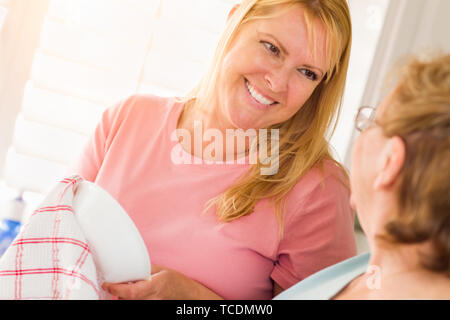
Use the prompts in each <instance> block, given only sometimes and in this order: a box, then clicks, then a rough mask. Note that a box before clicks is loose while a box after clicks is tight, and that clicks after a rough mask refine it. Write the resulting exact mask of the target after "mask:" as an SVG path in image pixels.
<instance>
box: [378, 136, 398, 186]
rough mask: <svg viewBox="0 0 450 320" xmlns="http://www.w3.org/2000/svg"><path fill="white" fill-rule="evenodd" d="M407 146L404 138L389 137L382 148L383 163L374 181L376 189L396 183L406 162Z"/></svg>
mask: <svg viewBox="0 0 450 320" xmlns="http://www.w3.org/2000/svg"><path fill="white" fill-rule="evenodd" d="M405 155H406V146H405V142H404V141H403V140H402V138H400V137H398V136H395V137H392V138H389V140H388V141H387V143H386V145H385V147H384V148H383V150H382V154H381V155H380V156H381V159H380V161H381V163H380V166H379V170H378V173H377V175H376V178H375V180H374V183H373V188H374V189H375V190H379V189H384V188H386V187H389V186H391V185H392V184H394V182H395V180H396V178H397V177H398V175H399V173H400V171H401V170H402V168H403V164H404V163H405Z"/></svg>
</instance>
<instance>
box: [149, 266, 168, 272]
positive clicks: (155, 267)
mask: <svg viewBox="0 0 450 320" xmlns="http://www.w3.org/2000/svg"><path fill="white" fill-rule="evenodd" d="M165 269H167V268H165V267H163V266H160V265H157V264H152V268H151V272H150V273H151V274H155V273H158V272H160V271H162V270H165Z"/></svg>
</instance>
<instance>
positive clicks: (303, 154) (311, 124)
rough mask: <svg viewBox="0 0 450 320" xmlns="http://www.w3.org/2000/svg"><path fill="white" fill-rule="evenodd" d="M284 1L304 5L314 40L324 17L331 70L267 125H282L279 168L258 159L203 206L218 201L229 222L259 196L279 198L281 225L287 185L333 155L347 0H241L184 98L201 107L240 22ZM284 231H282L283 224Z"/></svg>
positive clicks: (345, 55) (347, 32) (347, 41)
mask: <svg viewBox="0 0 450 320" xmlns="http://www.w3.org/2000/svg"><path fill="white" fill-rule="evenodd" d="M280 5H287V6H285V7H286V8H290V7H291V6H294V5H300V6H302V8H304V10H305V19H306V24H307V28H308V34H309V35H310V41H311V40H312V39H313V37H312V36H311V35H313V34H314V30H313V28H312V22H313V20H314V19H319V21H321V22H322V23H323V25H324V26H325V28H326V32H327V35H328V36H327V58H328V59H327V61H329V66H328V69H327V70H328V71H327V73H326V76H325V77H324V79H323V80H322V82H321V83H320V84H319V85H318V87H317V88H316V89H315V91H314V92H313V94H312V95H311V97H310V98H309V99H308V101H307V102H306V103H305V104H304V105H303V106H302V107H301V108H300V110H299V111H298V112H297V113H296V114H295V115H294V116H292V117H291V118H290V119H288V120H287V121H285V122H283V123H280V124H277V125H274V126H272V127H271V128H269V129H278V130H279V137H280V138H279V158H278V159H279V170H278V172H276V173H275V174H273V175H269V176H262V175H261V174H260V172H261V167H262V166H263V165H262V164H261V163H260V162H258V163H257V164H254V165H251V166H250V168H249V170H248V171H247V172H246V173H245V174H244V175H243V176H242V177H240V179H238V181H236V182H235V184H234V185H232V186H231V187H230V188H229V189H228V190H226V191H225V192H223V193H222V194H220V195H219V196H217V197H216V198H214V199H211V200H210V201H209V202H208V203H207V206H206V208H205V211H204V212H206V211H207V210H208V209H209V208H210V207H211V206H213V205H214V204H215V205H216V214H217V215H218V217H219V219H220V220H221V221H225V222H229V221H232V220H234V219H238V218H240V217H243V216H246V215H248V214H250V213H251V212H252V211H253V209H254V206H255V204H256V203H257V202H258V201H259V200H261V199H263V198H268V199H270V200H271V201H272V203H273V204H275V208H276V216H277V219H278V221H279V223H280V227H281V226H282V211H283V199H284V197H285V196H286V194H287V193H288V192H289V190H291V189H292V187H294V185H295V184H296V183H297V182H298V180H299V179H300V178H301V177H302V176H303V175H304V174H305V173H306V172H307V171H308V170H309V169H310V168H312V167H313V166H315V165H317V164H319V163H321V162H322V160H325V159H331V160H333V159H332V157H331V155H330V151H329V144H328V141H327V134H332V132H333V131H334V129H335V126H336V123H335V121H336V119H337V118H338V115H339V112H340V108H341V103H342V96H343V91H344V87H345V79H346V74H347V68H348V60H349V55H350V46H351V37H352V33H351V22H350V13H349V10H348V6H347V3H346V1H345V0H244V1H242V3H241V4H240V6H239V7H238V9H237V10H236V12H234V14H233V15H232V16H231V18H230V19H229V21H228V23H227V25H226V28H225V30H224V32H223V34H222V36H221V38H220V41H219V45H218V47H217V49H216V51H215V54H214V57H213V60H212V64H211V65H210V68H209V69H208V71H207V73H206V75H205V76H204V78H203V79H202V80H201V81H200V83H199V84H198V85H197V86H196V87H195V88H194V90H192V91H191V92H190V93H189V94H188V95H187V96H186V97H184V100H185V101H188V100H195V104H196V105H195V104H194V106H193V107H200V108H201V107H204V106H202V105H201V104H202V102H204V101H211V97H212V95H213V94H214V86H215V83H216V80H217V79H218V78H219V74H220V71H221V70H220V66H221V64H222V63H221V62H222V61H223V58H224V56H225V54H226V52H227V50H228V48H229V46H230V43H231V42H232V41H233V39H234V37H235V35H236V34H237V32H238V31H239V28H240V27H241V26H242V25H244V24H245V23H248V22H249V21H252V20H255V19H263V18H268V17H273V16H276V15H278V14H281V13H282V12H280V10H277V9H279V6H280ZM283 12H284V11H283ZM269 131H270V130H269ZM269 150H270V147H269ZM333 161H334V160H333ZM335 163H336V165H338V166H340V165H339V164H338V163H337V162H335ZM340 167H341V166H340ZM341 168H342V167H341ZM281 228H282V227H281ZM280 231H281V232H282V229H280Z"/></svg>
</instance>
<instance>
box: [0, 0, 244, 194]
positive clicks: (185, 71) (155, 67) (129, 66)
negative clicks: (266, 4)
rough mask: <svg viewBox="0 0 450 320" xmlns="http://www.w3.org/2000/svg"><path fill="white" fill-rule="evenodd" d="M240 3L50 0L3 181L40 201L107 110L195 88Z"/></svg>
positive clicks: (228, 0) (227, 0)
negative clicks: (133, 98)
mask: <svg viewBox="0 0 450 320" xmlns="http://www.w3.org/2000/svg"><path fill="white" fill-rule="evenodd" d="M3 2H4V0H0V8H1V4H2V3H3ZM234 3H236V1H235V0H192V1H185V0H50V2H49V7H48V11H47V13H46V15H45V19H44V22H43V24H42V29H41V33H40V39H39V45H38V48H37V49H36V51H35V54H34V58H33V62H32V68H31V72H30V75H29V78H28V80H27V82H26V85H25V89H24V92H23V99H22V105H21V111H20V113H19V115H18V116H17V119H16V123H15V127H14V134H13V142H12V145H11V146H10V148H9V150H8V153H7V158H6V166H5V170H4V175H5V181H6V184H7V185H8V186H9V187H13V188H17V189H23V190H26V191H27V192H29V193H30V194H33V195H34V196H35V197H37V198H39V197H38V196H39V195H42V194H44V193H45V192H47V191H48V189H49V188H50V187H51V186H52V185H53V184H54V183H55V182H56V181H58V179H60V178H61V177H63V176H64V175H65V174H67V169H68V168H69V166H70V165H71V164H72V163H73V162H74V161H75V160H76V159H77V157H78V155H79V153H80V152H81V149H82V147H83V145H84V144H85V142H86V141H87V138H88V137H89V135H90V134H91V133H92V132H93V130H94V128H95V126H96V124H97V122H98V121H99V119H100V116H101V114H102V112H103V111H104V110H105V108H107V107H109V106H111V105H113V104H115V103H117V102H118V101H119V100H120V99H122V98H124V97H126V96H128V95H130V94H133V93H136V92H139V93H152V94H156V95H163V96H168V95H172V96H173V95H183V94H184V93H186V92H187V91H188V90H190V89H191V88H192V87H193V86H194V85H195V84H196V83H197V81H198V80H199V79H200V77H201V75H202V74H203V72H204V70H205V68H206V66H207V64H208V62H209V61H210V58H211V56H212V53H213V51H214V48H215V46H216V43H217V41H218V38H219V35H220V32H221V30H222V29H223V27H224V25H225V23H226V18H227V15H228V12H229V10H230V9H231V7H232V6H233V5H234ZM0 22H1V11H0Z"/></svg>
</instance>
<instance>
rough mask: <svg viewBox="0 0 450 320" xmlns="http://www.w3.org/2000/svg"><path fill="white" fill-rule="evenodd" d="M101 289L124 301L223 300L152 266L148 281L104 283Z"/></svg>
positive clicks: (179, 274) (182, 278)
mask: <svg viewBox="0 0 450 320" xmlns="http://www.w3.org/2000/svg"><path fill="white" fill-rule="evenodd" d="M102 288H103V290H106V291H108V292H109V293H110V294H112V295H113V296H116V297H118V298H119V299H124V300H223V298H222V297H220V296H219V295H218V294H216V293H215V292H214V291H212V290H211V289H209V288H207V287H205V286H204V285H202V284H201V283H199V282H197V281H195V280H193V279H191V278H189V277H187V276H185V275H183V274H182V273H180V272H178V271H175V270H172V269H168V268H164V267H161V266H157V265H152V276H151V278H150V279H148V280H142V281H137V282H134V283H104V284H103V286H102Z"/></svg>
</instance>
